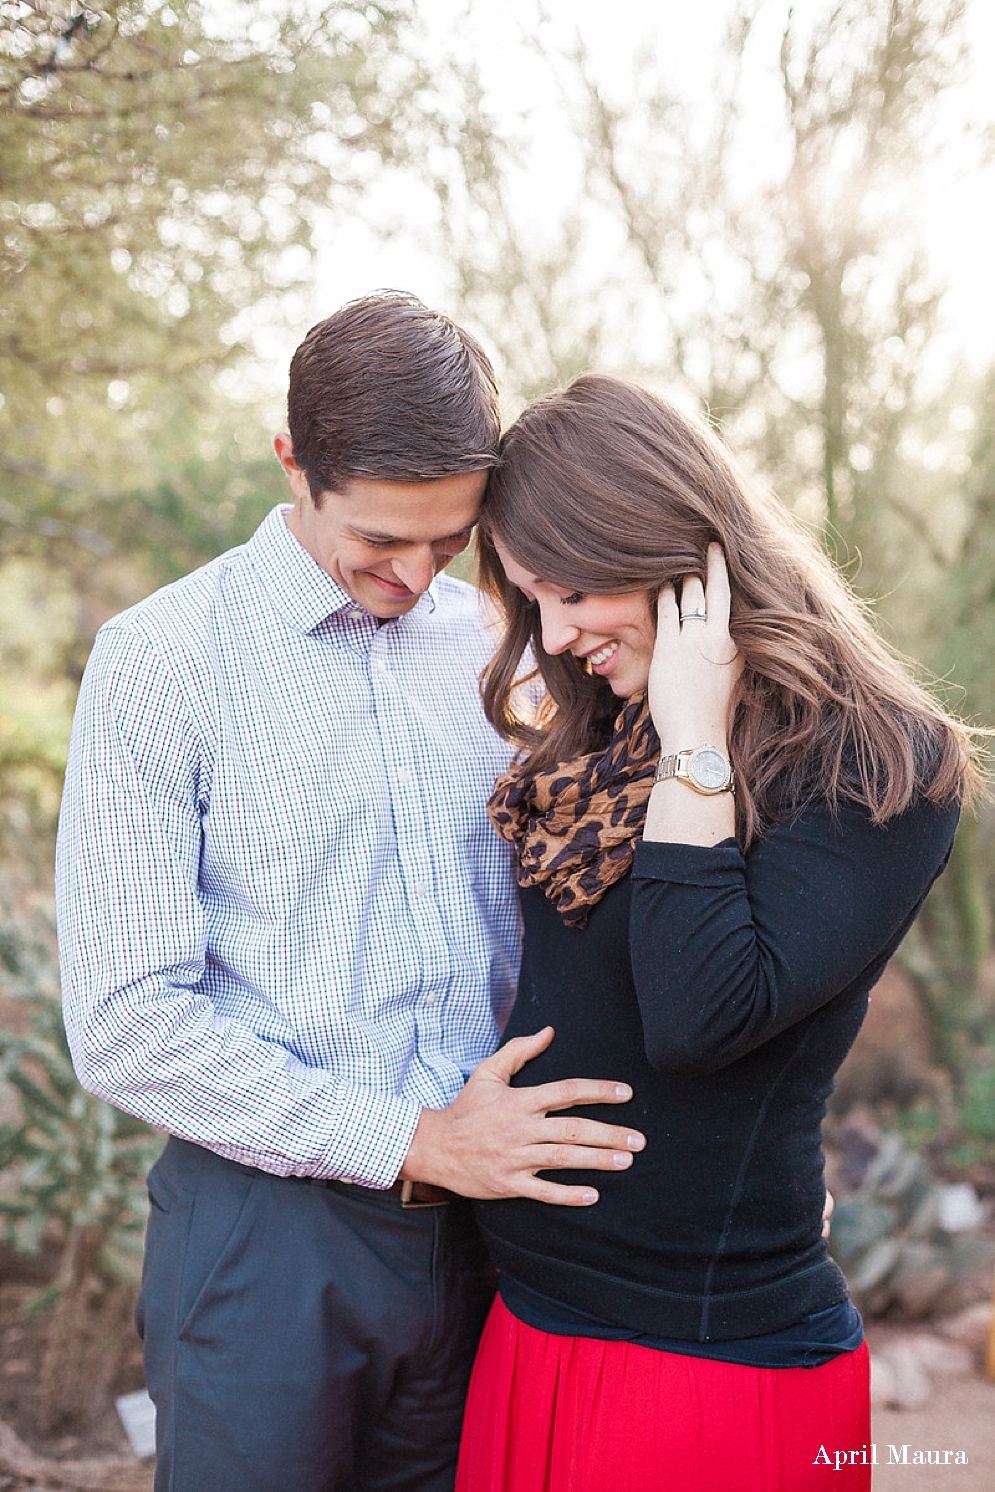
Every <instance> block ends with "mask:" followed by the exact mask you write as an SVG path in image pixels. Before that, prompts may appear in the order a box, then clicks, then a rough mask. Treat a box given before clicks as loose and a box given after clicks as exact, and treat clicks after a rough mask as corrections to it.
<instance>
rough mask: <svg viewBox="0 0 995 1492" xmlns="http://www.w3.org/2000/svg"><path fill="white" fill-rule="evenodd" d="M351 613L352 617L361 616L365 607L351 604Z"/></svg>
mask: <svg viewBox="0 0 995 1492" xmlns="http://www.w3.org/2000/svg"><path fill="white" fill-rule="evenodd" d="M349 615H350V616H351V617H361V616H362V615H363V608H362V607H361V606H350V607H349Z"/></svg>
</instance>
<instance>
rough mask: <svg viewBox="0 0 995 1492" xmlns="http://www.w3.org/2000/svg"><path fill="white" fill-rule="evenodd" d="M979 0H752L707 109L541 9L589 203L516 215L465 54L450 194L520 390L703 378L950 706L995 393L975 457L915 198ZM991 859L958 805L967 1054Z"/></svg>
mask: <svg viewBox="0 0 995 1492" xmlns="http://www.w3.org/2000/svg"><path fill="white" fill-rule="evenodd" d="M966 8H967V7H966V3H965V0H825V3H821V4H819V5H817V6H816V5H813V6H807V7H800V6H799V7H791V6H789V5H788V4H786V3H784V4H782V3H781V0H773V3H771V0H766V3H765V0H743V3H741V4H738V5H737V6H735V7H733V8H732V9H731V11H730V14H729V17H728V21H727V25H726V27H725V31H724V34H723V36H722V38H721V42H720V44H719V46H718V47H717V49H716V53H715V66H714V73H713V78H712V86H711V88H710V91H709V95H708V102H707V104H706V105H705V106H702V104H701V103H700V101H699V102H698V103H692V102H691V101H690V100H689V99H688V97H687V96H685V95H682V94H681V93H680V92H678V91H677V86H676V84H675V80H674V79H673V77H672V76H668V74H667V66H668V64H669V63H670V61H671V59H670V58H669V57H668V56H666V55H665V54H664V50H663V48H658V49H657V50H656V51H655V52H654V51H653V50H650V49H646V50H644V51H643V52H642V53H641V54H640V55H639V56H638V57H637V58H636V62H635V66H634V69H633V73H632V75H631V77H628V78H626V80H625V84H624V85H620V84H618V83H616V84H614V86H613V84H612V82H611V81H610V80H609V79H608V78H607V77H606V72H605V69H604V68H603V67H602V65H601V59H600V58H599V57H598V56H597V55H595V54H593V53H592V51H591V49H590V48H588V47H587V46H586V45H585V44H584V42H583V40H582V39H581V37H580V35H579V33H578V34H577V35H576V36H574V37H573V38H572V39H570V38H567V39H566V40H564V38H563V29H562V26H561V25H560V24H559V23H560V19H561V18H560V17H559V15H558V14H557V13H556V12H555V11H553V10H552V9H551V10H549V11H546V12H543V10H542V8H541V6H540V8H539V16H540V20H539V24H538V28H537V31H536V33H535V36H534V37H533V44H534V50H535V51H537V52H541V53H543V54H544V55H545V56H546V57H547V58H548V59H549V74H548V76H549V79H550V82H551V84H552V86H553V87H554V88H555V89H556V90H557V92H558V96H559V98H560V100H561V102H562V105H563V106H564V107H565V109H566V112H567V114H568V116H569V119H570V130H569V133H568V137H567V138H565V140H564V142H563V148H562V150H561V151H560V152H559V156H558V162H557V164H558V168H559V172H560V175H561V176H562V177H563V178H564V179H568V178H569V177H570V174H571V172H573V173H574V174H575V175H576V177H577V180H578V183H579V184H582V186H583V188H584V189H585V191H586V204H585V205H584V206H582V207H577V206H576V205H575V201H576V195H577V194H571V193H570V191H569V189H568V190H567V191H566V192H565V193H564V197H563V200H564V201H565V202H566V207H565V208H564V209H563V211H562V212H558V210H557V202H558V200H560V199H558V198H557V196H556V195H555V194H554V193H550V194H549V203H548V207H547V210H546V212H545V214H544V215H543V216H542V217H541V219H540V220H539V221H536V220H534V219H533V220H532V221H529V222H526V221H525V220H524V219H523V218H522V217H521V216H520V215H519V213H518V212H517V201H518V193H519V190H520V184H521V175H522V169H523V160H524V159H525V157H524V155H523V141H522V138H521V137H519V138H504V139H501V138H496V137H495V134H494V131H493V127H492V125H491V122H490V120H489V119H488V115H487V104H486V93H485V90H484V89H483V88H482V86H481V83H480V79H479V76H478V75H477V73H476V72H475V71H474V70H473V69H472V68H470V67H468V66H467V64H466V63H465V62H462V61H460V62H457V63H455V64H454V65H453V71H454V75H455V77H456V79H457V81H458V83H459V84H460V86H461V88H462V98H463V110H464V113H465V114H466V117H467V118H468V119H469V120H471V121H472V127H470V128H468V129H467V130H465V131H464V132H463V133H462V134H460V135H454V138H453V148H452V151H451V154H450V157H449V174H448V175H445V176H443V177H442V179H441V180H440V181H439V182H437V191H438V192H439V195H440V198H441V199H442V201H443V203H444V207H445V210H444V212H443V213H442V217H443V218H444V235H445V242H446V245H447V250H448V252H449V255H450V257H451V259H452V261H453V262H454V264H455V265H456V276H457V286H458V290H459V293H460V295H461V297H462V298H463V302H464V305H465V306H466V308H467V310H468V313H469V314H471V315H472V316H473V317H474V318H475V319H476V320H477V321H478V322H480V323H481V324H482V325H483V326H484V327H485V328H486V330H487V333H488V335H489V336H491V337H492V338H493V340H494V341H495V342H496V343H497V345H498V346H499V348H500V349H501V353H502V357H503V360H504V363H505V366H506V370H507V372H508V374H509V375H510V381H511V382H513V383H515V384H517V386H518V388H519V390H520V391H521V393H522V395H524V396H526V397H527V396H528V395H529V394H531V393H532V392H534V391H536V390H537V389H542V388H543V387H544V386H545V387H548V386H549V385H550V384H553V383H557V382H562V381H563V380H564V379H565V378H568V377H570V376H572V375H573V373H575V372H576V371H578V369H579V367H582V366H585V365H589V364H590V363H591V362H592V361H595V360H596V361H598V362H599V363H600V364H601V365H602V366H607V367H612V366H614V367H621V368H622V369H624V370H625V371H629V372H632V373H635V374H636V375H639V376H642V377H643V378H644V379H645V380H646V381H649V382H650V383H652V384H656V385H657V386H663V387H668V386H669V387H673V386H675V385H680V386H683V388H684V389H686V390H690V391H691V393H692V394H693V395H694V396H696V398H697V401H698V403H699V405H700V407H701V408H703V409H704V411H705V412H706V413H707V414H708V415H709V416H710V417H711V418H712V419H714V420H715V421H716V422H717V423H718V424H720V425H721V427H722V429H723V432H724V434H725V435H726V436H727V437H728V439H729V442H730V444H731V445H732V447H733V448H734V449H735V450H736V451H737V452H740V453H743V454H744V455H745V456H746V457H747V460H748V461H749V462H750V463H751V464H752V466H753V467H754V469H755V470H756V471H757V472H758V473H759V474H760V475H761V476H762V477H763V478H764V479H765V480H768V481H771V482H772V483H773V485H774V486H775V487H776V488H777V489H778V490H779V492H780V493H781V495H782V496H783V497H784V498H785V500H786V501H788V502H789V503H791V504H792V505H793V506H794V507H795V508H796V510H797V511H798V513H799V515H800V516H802V517H803V518H804V519H806V520H807V521H809V522H810V523H812V524H813V526H815V527H816V529H817V530H818V531H820V532H821V534H822V536H823V538H824V541H825V543H826V545H827V547H829V548H830V549H832V550H833V551H834V552H835V555H836V558H837V559H838V560H839V561H840V562H841V563H842V564H843V566H844V568H846V569H847V570H848V571H849V572H850V573H851V577H852V579H853V581H854V584H855V585H856V587H857V588H858V589H859V590H860V591H861V592H862V594H863V595H864V596H865V597H867V598H868V599H870V600H871V601H872V602H874V603H875V605H876V609H877V611H878V613H879V617H880V619H881V621H882V624H883V626H884V628H885V631H886V632H887V633H889V634H890V636H891V638H892V640H893V641H896V642H897V644H898V645H899V646H900V647H901V648H903V649H904V650H905V651H906V652H908V653H910V654H911V655H913V656H916V657H919V658H921V659H922V660H923V661H924V662H925V663H927V664H929V665H930V666H932V667H933V668H934V669H935V670H937V671H938V672H939V673H940V674H941V675H942V676H943V677H944V678H948V677H949V678H950V679H951V680H952V683H953V685H956V686H958V687H957V689H956V691H955V690H954V689H951V703H952V704H953V705H954V706H955V707H960V708H961V709H963V710H965V712H966V713H967V714H969V715H971V716H972V717H974V718H980V719H982V720H989V721H990V720H992V718H993V716H995V678H993V677H992V675H991V668H992V659H993V658H995V601H993V598H992V592H991V576H992V573H993V566H995V554H992V553H991V552H989V551H990V545H988V544H987V543H986V541H985V539H984V538H983V537H980V536H981V535H983V534H987V533H988V532H990V530H991V519H992V516H993V515H992V513H991V511H990V506H991V496H990V494H991V490H992V486H991V483H992V476H991V468H990V451H991V442H992V439H993V433H992V403H991V394H992V391H993V390H992V388H991V387H989V388H988V389H987V390H986V391H985V393H986V395H987V400H986V398H984V397H983V398H981V399H980V400H979V401H978V403H977V409H976V413H977V426H976V428H977V431H978V437H977V443H976V444H977V449H976V450H975V451H974V452H973V453H972V452H971V451H970V449H969V440H968V439H967V437H968V435H969V434H970V431H969V429H968V424H969V422H968V424H965V422H964V420H963V418H962V416H963V413H964V403H965V400H964V397H963V393H962V390H961V387H960V384H961V382H962V378H961V374H960V370H958V369H952V368H950V367H949V366H946V367H943V366H942V363H941V362H940V361H939V360H938V359H937V357H936V356H935V355H933V351H934V348H935V346H936V337H937V332H938V327H939V318H940V315H941V311H942V296H943V286H942V285H941V284H940V283H939V282H938V281H937V279H936V278H935V276H934V274H933V272H932V269H931V266H930V264H929V262H928V259H927V256H926V253H925V250H924V246H923V234H922V226H921V217H920V216H919V215H918V209H919V205H920V197H921V192H922V186H923V181H924V177H925V173H926V172H927V170H928V169H929V168H930V166H931V165H932V162H933V158H934V155H935V152H936V150H937V148H938V134H937V120H938V111H939V106H940V104H941V102H942V101H943V99H944V97H945V96H946V94H947V93H948V92H949V90H950V89H951V87H952V86H953V85H954V84H956V83H957V82H959V81H960V79H961V78H962V76H963V72H964V64H965V39H964V38H965V30H964V17H965V13H966ZM764 63H765V64H766V66H765V68H764V70H763V73H762V76H763V78H764V93H763V98H764V100H765V101H767V100H769V99H770V98H771V97H772V89H771V84H772V83H773V84H774V89H775V90H776V95H777V96H779V100H780V113H781V127H780V129H779V130H776V129H771V130H770V131H769V132H768V134H767V135H766V136H765V137H764V138H765V146H764V153H763V159H762V160H759V161H758V159H757V148H758V147H757V138H758V135H757V130H756V129H755V128H750V127H747V126H749V125H751V124H753V121H751V120H750V118H749V115H750V111H751V109H755V108H756V106H757V99H758V97H759V94H758V89H757V78H758V76H760V69H761V68H762V67H763V65H764ZM751 152H752V155H751ZM454 183H455V184H454ZM578 192H579V187H578ZM453 207H455V208H456V211H455V212H454V211H453V210H452V209H453ZM485 229H489V230H490V232H487V231H485ZM482 243H483V245H484V247H483V249H481V244H482ZM592 262H597V263H598V264H599V266H600V279H599V283H598V288H597V293H596V294H591V293H590V290H588V292H587V294H586V296H585V295H584V293H583V287H584V286H585V285H586V286H590V285H591V283H592V281H591V276H590V265H591V263H592ZM544 317H545V319H546V320H547V321H549V322H550V323H551V331H550V332H549V333H547V332H546V330H545V327H544ZM571 332H572V336H571ZM592 354H593V356H592ZM985 452H987V453H988V456H987V458H986V456H985V454H984V453H985ZM986 459H988V460H989V466H988V468H987V474H986V475H982V472H983V471H984V470H985V469H986V468H985V461H986ZM986 524H987V526H986ZM992 858H993V844H992V837H991V833H990V830H989V829H985V827H984V825H981V826H977V827H976V826H974V825H973V824H972V823H970V822H968V823H966V824H965V827H964V830H963V832H962V835H961V837H960V840H959V843H958V847H957V850H956V853H955V857H954V862H953V864H952V866H951V869H950V872H949V873H948V876H947V877H946V878H945V879H944V881H943V882H941V886H940V888H939V889H938V891H937V894H936V896H935V897H934V899H933V901H932V903H931V906H930V912H929V913H928V915H927V916H926V917H925V918H924V920H923V923H922V927H921V930H920V937H919V940H918V943H917V944H915V945H913V946H912V947H911V948H910V953H909V956H910V959H912V961H913V964H914V967H915V968H916V969H917V971H918V973H919V976H920V985H921V988H922V989H923V992H924V996H925V998H926V1000H927V1003H928V1005H929V1008H930V1012H931V1015H932V1017H933V1021H934V1028H935V1030H936V1033H937V1038H938V1046H939V1049H940V1051H941V1052H942V1054H943V1055H944V1057H945V1058H946V1059H947V1060H948V1061H950V1062H951V1063H956V1062H958V1061H959V1060H961V1059H962V1058H963V1055H964V1051H965V1042H966V1041H968V1040H969V1039H970V1037H971V1036H972V1034H974V1035H976V1034H977V1033H978V1031H979V1030H980V1027H981V1025H983V1013H982V1011H981V1008H980V1007H979V1004H978V1001H977V998H976V992H977V983H976V981H977V974H978V970H979V968H980V965H981V963H982V962H983V960H984V958H985V957H986V956H987V955H988V954H989V953H990V951H991V946H992V917H991V904H992V902H991V899H992V890H993V888H992V875H991V865H992Z"/></svg>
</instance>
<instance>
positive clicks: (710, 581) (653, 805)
mask: <svg viewBox="0 0 995 1492" xmlns="http://www.w3.org/2000/svg"><path fill="white" fill-rule="evenodd" d="M682 616H683V617H684V620H683V621H682V620H681V617H682ZM742 668H743V660H742V658H741V657H740V655H739V651H738V649H737V647H736V644H735V643H734V642H733V640H732V638H731V636H730V635H729V574H728V571H727V570H726V562H725V556H724V555H723V553H722V550H721V548H720V546H719V545H718V544H710V545H709V546H708V560H707V571H706V575H705V583H704V584H702V581H701V577H700V576H698V575H688V576H686V577H685V580H684V583H683V585H682V587H681V599H680V604H679V605H678V601H677V593H676V591H675V588H674V587H673V586H672V585H666V586H664V588H663V590H662V591H661V592H660V600H659V603H658V606H657V637H656V646H655V647H654V649H653V661H652V663H651V665H650V676H649V702H650V711H651V713H652V715H653V723H654V725H655V726H656V729H657V734H658V735H659V737H660V747H661V755H662V756H670V755H672V754H673V753H674V752H677V751H686V750H689V749H690V750H693V749H694V748H695V747H696V746H716V747H718V749H719V750H720V751H723V752H725V753H726V754H727V755H728V752H729V727H730V724H731V719H732V701H733V697H734V695H735V692H736V685H737V683H738V681H739V676H740V673H741V672H742ZM735 832H736V807H735V801H734V799H733V795H732V793H717V794H715V795H714V796H712V797H705V796H702V794H700V793H698V792H696V791H695V790H694V788H692V787H689V786H688V784H687V783H686V782H682V781H680V779H679V778H676V777H671V778H669V779H668V780H666V781H664V782H658V783H656V784H655V786H654V788H653V791H652V793H651V794H650V801H649V807H648V808H647V811H646V823H645V826H644V828H643V838H644V839H648V840H658V841H663V842H666V843H670V844H700V845H705V846H710V845H716V844H719V843H720V842H721V841H722V840H724V839H728V838H730V837H731V836H732V835H733V834H735Z"/></svg>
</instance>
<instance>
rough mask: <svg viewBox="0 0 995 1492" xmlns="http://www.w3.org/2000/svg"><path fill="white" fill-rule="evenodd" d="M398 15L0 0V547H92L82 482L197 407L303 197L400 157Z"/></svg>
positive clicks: (133, 474)
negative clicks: (33, 540)
mask: <svg viewBox="0 0 995 1492" xmlns="http://www.w3.org/2000/svg"><path fill="white" fill-rule="evenodd" d="M401 24H402V19H401V13H400V11H399V9H398V8H396V7H393V6H391V5H389V4H382V5H378V4H368V3H365V0H335V3H331V4H328V5H326V6H325V8H324V9H319V8H318V7H303V8H295V7H293V6H292V5H291V4H290V3H289V0H288V4H286V5H280V4H278V5H277V6H275V7H274V6H268V5H265V4H263V3H260V0H231V3H230V4H227V5H225V6H216V7H213V8H212V7H209V6H200V5H197V4H195V3H192V0H174V3H171V4H164V3H161V0H108V3H107V4H105V5H96V6H93V7H91V6H88V5H81V4H76V3H75V0H0V107H2V113H0V222H2V229H0V281H2V282H3V285H4V289H5V293H4V297H3V303H2V309H0V400H2V403H0V482H2V486H3V490H2V493H0V497H2V506H0V553H2V552H3V548H4V547H6V548H7V550H8V551H9V550H10V549H11V548H14V549H18V550H20V549H22V548H23V546H24V544H25V542H26V541H28V539H29V537H30V535H31V534H32V533H33V534H35V535H37V536H40V537H41V539H43V540H44V541H46V542H47V543H48V544H49V545H51V543H52V542H53V541H55V542H56V543H58V542H59V541H60V540H63V539H64V540H67V541H69V542H70V543H75V544H77V545H79V544H82V546H83V549H84V551H89V552H90V553H92V552H94V543H93V532H92V531H93V530H94V528H95V529H96V530H97V531H98V533H99V531H100V530H101V528H102V526H103V525H102V522H101V518H102V514H103V509H102V507H101V504H99V503H96V504H94V503H93V501H92V499H93V496H94V490H95V489H97V490H98V491H99V490H100V488H101V486H103V488H105V489H107V488H114V487H117V485H118V484H119V483H120V481H121V476H122V473H126V474H127V473H129V472H130V475H126V477H125V482H126V485H135V484H136V482H138V481H140V480H143V478H142V477H140V476H139V472H140V467H139V462H140V461H141V460H142V459H143V457H145V455H146V451H147V445H148V442H149V434H150V429H151V428H152V427H153V426H154V424H155V420H156V412H157V410H158V409H159V408H160V407H162V406H164V407H165V412H166V416H167V418H168V417H170V416H173V415H175V413H176V411H177V407H178V403H179V401H178V399H177V393H178V391H182V390H183V389H185V390H186V392H187V395H188V396H190V399H191V400H192V402H190V403H188V404H187V406H186V410H185V413H186V414H187V416H188V417H189V415H190V413H191V411H192V410H194V411H196V410H199V409H200V408H201V407H202V402H203V401H205V400H206V401H207V402H209V403H215V404H216V403H217V400H216V397H215V396H214V395H213V394H212V393H211V392H209V390H208V385H209V382H210V379H211V378H212V376H213V375H214V374H215V373H216V372H217V370H218V369H219V367H221V366H222V364H224V363H226V362H228V363H230V362H232V361H234V360H236V359H237V358H238V356H239V353H240V352H241V351H242V350H243V348H242V345H241V336H242V333H243V332H244V326H241V325H240V324H239V323H238V322H237V319H236V318H237V316H238V313H239V312H241V311H243V310H244V309H245V308H247V307H250V306H255V305H258V303H259V302H260V301H262V300H265V299H270V300H272V299H273V298H274V297H277V296H279V295H280V293H281V292H282V291H285V290H286V288H287V287H288V286H289V285H292V284H294V283H298V284H299V283H301V282H302V281H303V280H304V279H306V277H307V276H308V274H309V272H310V269H311V256H310V246H311V238H312V234H313V231H314V223H315V214H316V212H317V210H318V209H320V208H325V207H327V206H328V205H329V204H332V205H334V204H336V203H337V204H338V205H339V206H343V205H344V204H346V203H347V202H352V201H354V200H355V196H356V193H357V192H358V191H360V190H361V188H362V186H363V184H364V183H365V181H366V180H367V178H368V177H369V175H370V173H371V169H372V166H373V165H374V164H375V163H378V162H381V161H385V160H397V159H399V158H401V157H402V156H404V154H405V151H406V149H407V147H406V145H405V141H404V132H405V120H406V114H407V111H408V110H409V109H410V107H411V106H412V101H413V98H414V94H415V89H416V83H415V80H414V78H413V76H412V75H411V73H410V70H406V69H405V66H404V65H403V62H401V61H399V60H398V57H397V39H398V32H399V28H400V26H401ZM138 407H140V408H141V411H142V415H143V418H142V419H141V420H138V421H135V423H134V424H133V425H132V426H131V427H130V428H127V422H126V420H125V419H122V418H120V417H119V416H120V415H122V414H130V413H132V412H133V411H134V410H135V409H136V408H138ZM126 437H130V439H129V438H126ZM105 537H110V538H112V539H114V540H116V539H117V537H118V536H117V534H116V533H114V532H113V531H112V532H111V533H110V534H109V535H107V534H105ZM96 547H97V549H99V548H100V545H99V543H98V544H97V546H96Z"/></svg>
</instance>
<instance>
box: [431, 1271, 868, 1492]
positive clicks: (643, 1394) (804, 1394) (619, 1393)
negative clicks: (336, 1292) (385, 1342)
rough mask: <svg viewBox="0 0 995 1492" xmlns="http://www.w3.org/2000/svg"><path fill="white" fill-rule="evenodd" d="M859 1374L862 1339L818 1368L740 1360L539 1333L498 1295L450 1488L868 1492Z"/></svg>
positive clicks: (864, 1385)
mask: <svg viewBox="0 0 995 1492" xmlns="http://www.w3.org/2000/svg"><path fill="white" fill-rule="evenodd" d="M869 1378H870V1374H869V1365H868V1356H867V1345H866V1343H865V1344H864V1345H862V1346H861V1347H860V1348H859V1349H858V1350H857V1351H856V1352H846V1353H843V1354H841V1355H840V1356H839V1357H836V1358H833V1360H832V1362H829V1363H826V1364H825V1365H824V1366H822V1367H819V1368H748V1367H742V1366H740V1365H739V1364H736V1363H726V1362H715V1361H713V1360H712V1359H711V1358H705V1357H685V1356H683V1355H682V1354H679V1353H675V1352H660V1351H657V1350H656V1349H655V1348H652V1347H637V1346H634V1345H633V1344H632V1343H630V1342H602V1341H599V1340H597V1339H595V1338H593V1337H561V1336H552V1335H550V1334H549V1333H548V1332H544V1331H536V1330H535V1328H534V1327H531V1326H525V1325H524V1324H523V1323H522V1322H521V1321H518V1320H517V1319H516V1318H515V1317H514V1316H512V1315H511V1313H510V1312H509V1311H508V1310H507V1309H506V1307H505V1306H504V1305H503V1304H502V1302H501V1300H500V1299H498V1300H496V1301H495V1303H494V1306H493V1309H492V1310H491V1314H490V1316H489V1317H488V1321H487V1325H486V1327H485V1328H484V1335H483V1338H482V1340H481V1343H480V1350H479V1352H478V1354H477V1361H476V1364H475V1366H474V1370H473V1378H472V1380H471V1383H470V1393H469V1398H468V1400H467V1407H466V1417H465V1420H464V1423H463V1443H462V1447H461V1449H460V1461H459V1471H458V1473H457V1478H456V1492H809V1489H814V1488H824V1489H826V1492H868V1489H869V1488H870V1485H871V1465H870V1462H871V1456H872V1454H873V1452H872V1447H871V1414H870V1384H869ZM841 1458H842V1460H841Z"/></svg>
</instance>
